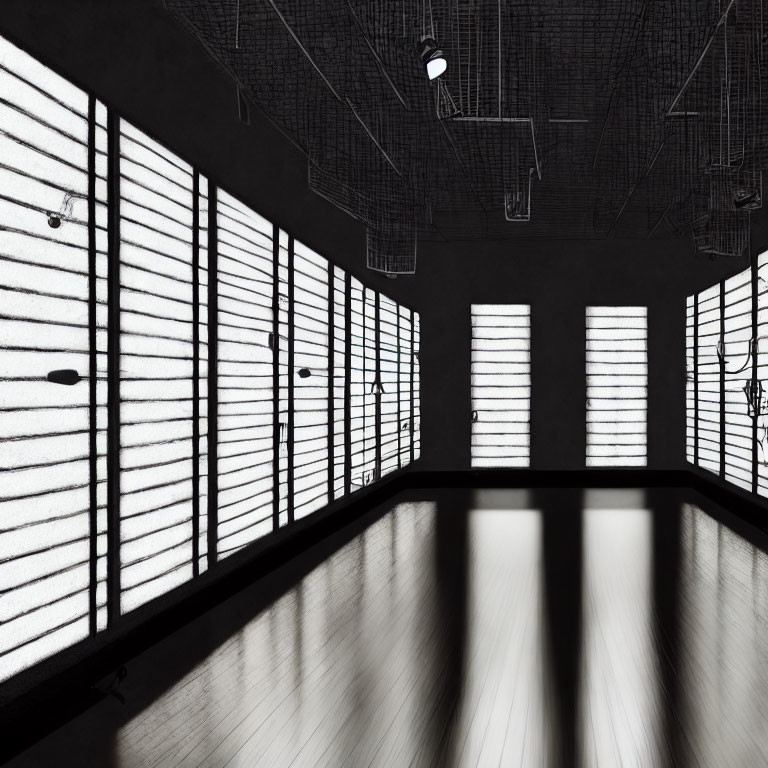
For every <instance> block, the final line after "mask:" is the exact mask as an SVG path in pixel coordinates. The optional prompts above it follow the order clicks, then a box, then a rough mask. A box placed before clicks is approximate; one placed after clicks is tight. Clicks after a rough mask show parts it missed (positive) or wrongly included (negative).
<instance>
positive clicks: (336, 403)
mask: <svg viewBox="0 0 768 768" xmlns="http://www.w3.org/2000/svg"><path fill="white" fill-rule="evenodd" d="M346 310H347V296H346V273H345V272H344V270H343V269H342V268H341V267H334V268H333V340H332V343H333V498H334V499H340V498H341V497H342V496H344V494H345V493H346V487H345V477H344V467H345V463H346V441H345V429H344V423H345V413H346V339H347V316H346Z"/></svg>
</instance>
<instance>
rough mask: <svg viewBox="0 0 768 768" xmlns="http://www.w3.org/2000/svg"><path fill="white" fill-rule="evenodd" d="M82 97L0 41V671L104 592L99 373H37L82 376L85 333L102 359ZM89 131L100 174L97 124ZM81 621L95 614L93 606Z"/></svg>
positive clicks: (54, 646)
mask: <svg viewBox="0 0 768 768" xmlns="http://www.w3.org/2000/svg"><path fill="white" fill-rule="evenodd" d="M91 106H92V107H93V109H94V110H95V114H91V109H90V107H89V97H88V95H87V94H86V93H84V92H83V91H81V90H80V89H78V88H76V87H75V86H73V85H71V84H70V83H68V82H67V81H66V80H64V79H62V78H60V77H59V76H58V75H56V74H55V73H53V72H52V71H51V70H49V69H48V68H47V67H44V66H43V65H42V64H40V63H39V62H37V61H36V60H35V59H33V58H32V57H31V56H28V55H27V54H25V53H23V52H22V51H21V50H19V49H18V48H16V47H15V46H13V45H11V44H10V43H8V42H7V41H5V40H3V39H2V38H0V155H2V157H1V158H0V405H1V406H2V407H1V408H0V476H2V477H3V479H4V482H3V483H2V484H0V680H4V679H6V678H9V677H11V676H12V675H14V674H16V673H17V672H19V671H21V670H23V669H25V668H26V667H29V666H31V665H32V664H35V663H36V662H38V661H40V660H41V659H44V658H46V657H48V656H51V655H52V654H53V653H55V652H57V651H59V650H61V649H62V648H65V647H67V646H69V645H72V644H73V643H75V642H77V641H79V640H82V639H83V638H85V637H86V636H87V635H88V633H89V622H90V619H91V611H90V608H89V605H90V603H89V597H90V594H91V592H90V590H91V587H92V586H93V587H94V588H96V590H97V595H96V602H97V607H98V605H103V604H104V600H105V598H106V591H105V589H104V587H103V584H104V580H103V578H104V577H105V568H103V567H102V565H103V562H102V561H101V560H99V564H98V565H99V567H98V569H97V580H98V584H99V586H100V588H99V587H97V585H92V582H91V575H90V562H91V561H90V547H91V534H92V530H91V514H90V513H91V493H92V491H94V490H95V492H96V499H97V512H99V513H102V514H101V517H99V520H98V524H99V525H101V524H105V519H104V516H103V509H104V508H103V504H104V501H105V496H104V493H103V488H104V485H105V481H106V474H105V470H106V465H105V461H104V458H103V456H104V450H105V443H104V434H105V433H104V432H103V427H104V425H105V421H104V418H103V417H104V411H103V404H104V403H105V402H106V382H104V381H100V380H99V379H97V380H96V382H95V387H94V389H95V402H92V396H91V384H92V382H91V381H90V380H89V379H88V378H85V379H84V380H82V381H80V382H79V383H77V384H75V385H74V386H62V385H59V384H54V383H51V382H49V381H47V380H46V376H47V374H48V372H49V371H53V370H57V369H74V370H75V371H77V372H78V373H79V374H80V375H81V376H84V377H88V375H89V372H90V370H91V369H90V365H91V351H92V348H91V331H94V332H95V333H94V336H95V342H96V360H95V363H96V369H97V371H98V370H99V369H101V367H102V366H103V363H104V359H103V357H102V356H101V355H100V354H98V352H99V350H100V349H103V345H104V343H105V337H104V335H103V334H102V332H101V331H102V329H103V328H104V326H105V322H106V318H105V312H104V299H105V291H104V288H105V282H104V280H103V279H101V278H103V277H104V276H106V269H105V267H106V264H105V258H104V256H103V253H104V252H103V251H102V252H101V253H97V254H96V263H95V267H96V275H99V276H100V277H99V278H97V277H96V275H95V274H94V272H93V269H92V265H91V263H90V260H89V231H88V230H89V223H91V222H90V221H89V210H88V192H89V146H88V145H89V118H91V117H92V118H93V123H94V127H95V128H96V129H98V127H99V125H98V124H99V121H101V122H103V121H104V120H105V111H104V107H103V105H101V104H98V103H93V104H92V105H91ZM94 138H95V141H96V144H97V147H98V150H99V151H98V152H97V154H96V157H95V168H94V169H93V170H94V172H96V173H99V174H101V173H103V172H104V170H105V163H104V155H103V154H100V153H103V151H104V138H105V135H104V132H103V129H102V130H101V131H100V132H98V134H97V135H96V136H95V137H94ZM96 182H97V189H96V190H95V191H96V194H97V196H98V197H99V201H98V203H97V204H96V221H95V222H94V223H95V225H96V227H97V240H96V247H97V248H100V249H104V246H105V241H104V238H103V237H102V236H99V229H98V228H99V227H103V226H104V225H105V216H104V208H103V200H104V197H103V195H104V193H105V189H104V187H103V185H102V184H100V183H99V179H98V178H97V179H96ZM56 216H59V218H58V222H59V223H58V226H55V227H52V226H51V225H50V223H49V221H52V222H53V223H54V224H55V223H56V221H57V219H55V218H51V217H56ZM92 288H93V289H95V299H96V303H95V327H92V323H91V318H90V314H89V295H90V291H91V289H92ZM92 405H93V406H94V408H93V409H92V408H91V406H92ZM94 416H95V419H96V422H95V424H94V422H93V420H92V419H93V417H94ZM91 430H94V432H93V433H92V431H91ZM92 436H93V437H95V446H96V451H95V454H96V455H95V456H93V458H94V462H93V463H91V461H90V459H91V457H92V452H91V437H92ZM92 470H94V471H95V475H94V474H93V473H92ZM98 543H99V545H100V546H101V547H103V546H104V544H105V542H104V540H103V539H100V540H99V542H98ZM99 577H101V578H99ZM93 618H94V620H96V619H97V618H98V621H99V622H101V626H103V625H104V624H105V623H106V616H105V614H104V613H103V612H98V617H93ZM98 626H99V624H98V623H97V624H96V627H95V628H98Z"/></svg>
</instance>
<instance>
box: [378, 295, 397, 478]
mask: <svg viewBox="0 0 768 768" xmlns="http://www.w3.org/2000/svg"><path fill="white" fill-rule="evenodd" d="M397 321H398V314H397V304H396V303H395V302H394V301H392V299H390V298H387V297H386V296H380V298H379V383H380V385H381V394H380V396H381V474H382V476H384V475H386V474H388V473H389V472H393V471H394V470H396V469H397V467H398V459H399V456H398V453H399V451H398V441H397V438H398V429H399V417H398V375H397V358H398V348H397Z"/></svg>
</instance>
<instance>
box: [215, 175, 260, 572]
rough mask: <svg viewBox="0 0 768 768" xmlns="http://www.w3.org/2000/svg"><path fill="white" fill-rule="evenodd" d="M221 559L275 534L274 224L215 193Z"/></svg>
mask: <svg viewBox="0 0 768 768" xmlns="http://www.w3.org/2000/svg"><path fill="white" fill-rule="evenodd" d="M216 221H217V232H218V243H217V244H218V256H217V265H218V276H217V285H218V400H219V404H218V439H219V442H218V479H219V497H218V556H219V558H222V557H227V556H228V555H231V554H232V553H234V552H236V551H238V550H239V549H242V548H243V547H244V546H246V545H248V544H250V543H252V542H254V541H256V540H257V539H260V538H261V537H262V536H265V535H266V534H268V533H270V532H271V531H272V528H273V524H272V486H273V483H274V476H273V433H272V419H273V410H274V402H273V396H272V357H273V356H272V349H271V345H270V336H271V334H272V332H273V323H272V302H273V295H272V293H273V269H272V224H270V223H269V222H268V221H267V220H266V219H265V218H264V217H263V216H260V215H259V214H258V213H255V212H254V211H252V210H251V209H250V208H248V207H247V206H246V205H244V204H243V203H241V202H240V201H239V200H237V199H236V198H234V197H233V196H232V195H230V194H228V193H227V192H225V191H224V190H222V189H219V190H218V209H217V216H216Z"/></svg>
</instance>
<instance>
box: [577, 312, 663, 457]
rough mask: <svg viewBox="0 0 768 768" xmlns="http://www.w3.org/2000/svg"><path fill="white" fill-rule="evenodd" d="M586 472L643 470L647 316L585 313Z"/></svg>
mask: <svg viewBox="0 0 768 768" xmlns="http://www.w3.org/2000/svg"><path fill="white" fill-rule="evenodd" d="M586 321H587V350H586V363H587V466H588V467H608V466H624V467H638V466H645V465H646V464H647V414H648V311H647V308H646V307H587V313H586Z"/></svg>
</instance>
